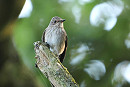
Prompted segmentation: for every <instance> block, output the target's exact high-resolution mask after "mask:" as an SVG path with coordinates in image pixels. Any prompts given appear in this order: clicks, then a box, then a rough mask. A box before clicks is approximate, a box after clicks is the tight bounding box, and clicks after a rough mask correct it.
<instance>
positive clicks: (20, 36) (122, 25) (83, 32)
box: [13, 0, 130, 87]
mask: <svg viewBox="0 0 130 87" xmlns="http://www.w3.org/2000/svg"><path fill="white" fill-rule="evenodd" d="M59 1H62V0H32V4H33V11H32V13H31V15H30V17H28V18H21V19H18V21H17V23H16V26H15V30H14V34H13V38H14V41H15V43H16V47H17V50H18V52H19V54H20V56H21V60H22V61H23V62H24V63H25V64H26V65H27V66H28V67H29V68H30V69H31V70H32V71H33V72H35V70H36V69H35V67H34V65H35V58H34V56H35V55H34V50H33V42H35V41H38V40H41V36H42V33H43V31H44V29H45V28H46V27H47V26H48V24H49V22H50V20H51V18H52V17H54V16H59V17H61V18H64V19H66V21H65V22H64V28H65V30H66V32H67V35H68V49H67V54H66V59H65V60H64V63H63V64H64V65H65V66H66V67H67V68H68V70H69V71H70V73H71V74H72V75H73V77H74V78H75V80H76V82H78V83H79V84H81V83H82V87H86V84H87V87H115V86H117V85H119V84H115V85H114V84H113V83H112V79H113V76H114V75H113V74H114V70H115V67H116V66H117V64H119V63H121V62H122V61H124V60H127V61H130V54H129V53H130V48H128V47H127V46H126V44H125V40H127V39H129V37H128V34H129V33H130V15H129V14H130V9H129V8H130V7H129V5H130V3H129V1H128V0H124V1H123V4H124V8H123V11H122V12H121V14H120V15H119V16H117V22H116V25H115V26H114V27H113V28H112V29H111V30H110V31H107V30H104V24H101V25H100V26H97V27H96V26H92V25H91V23H90V14H91V11H92V9H93V7H94V6H96V5H97V4H101V3H104V2H107V0H105V1H104V2H103V1H102V0H99V1H96V0H95V1H94V0H92V2H89V3H85V2H84V4H83V5H82V4H80V0H66V2H61V3H59ZM63 1H65V0H63ZM67 1H68V2H67ZM81 1H83V0H81ZM84 1H85V0H84ZM88 1H89V0H88ZM74 6H77V7H78V8H80V9H81V11H80V12H79V13H80V14H81V17H80V20H79V22H78V23H76V18H75V16H74V14H73V8H74ZM79 13H77V14H75V15H78V14H79ZM81 44H85V45H87V46H88V47H89V50H87V51H86V50H85V51H83V50H82V49H81V53H78V51H77V50H78V49H79V48H80V46H81ZM76 52H77V53H76ZM83 52H85V56H80V57H81V59H82V60H81V61H79V62H78V63H76V64H74V65H73V64H71V61H72V60H73V59H74V58H76V56H77V55H79V54H82V53H83ZM82 57H84V58H82ZM91 60H99V61H102V62H103V63H104V65H105V69H106V72H105V74H104V75H103V76H102V77H100V80H95V79H94V78H91V76H90V75H89V74H88V73H86V72H85V70H84V69H85V68H86V64H87V67H89V66H88V64H89V63H91V62H90V61H91ZM97 73H98V72H97ZM43 79H45V78H43ZM121 79H123V78H121ZM46 82H47V81H46ZM46 82H44V84H46ZM48 86H49V85H48ZM129 86H130V85H129V83H127V84H125V86H123V87H129Z"/></svg>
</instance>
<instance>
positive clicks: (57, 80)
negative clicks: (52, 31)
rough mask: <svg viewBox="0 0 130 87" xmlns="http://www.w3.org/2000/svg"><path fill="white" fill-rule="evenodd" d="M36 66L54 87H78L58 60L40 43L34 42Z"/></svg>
mask: <svg viewBox="0 0 130 87" xmlns="http://www.w3.org/2000/svg"><path fill="white" fill-rule="evenodd" d="M34 46H35V48H34V49H35V53H36V56H35V58H36V59H37V60H36V64H37V66H38V68H39V69H40V71H41V72H42V73H43V74H44V75H45V76H46V78H48V80H49V81H50V82H51V83H52V84H53V85H54V86H55V87H79V86H78V84H77V83H76V82H75V80H74V78H73V77H72V75H71V74H70V73H69V72H68V70H67V68H65V67H64V66H63V65H62V63H61V62H60V61H59V59H58V58H57V57H56V56H55V55H54V54H53V53H52V52H51V51H50V50H49V49H48V47H47V46H46V45H45V44H44V43H41V42H40V41H37V42H34Z"/></svg>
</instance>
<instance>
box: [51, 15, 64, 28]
mask: <svg viewBox="0 0 130 87" xmlns="http://www.w3.org/2000/svg"><path fill="white" fill-rule="evenodd" d="M64 21H65V19H62V18H60V17H58V16H55V17H53V18H52V19H51V21H50V24H49V25H51V26H56V27H63V22H64Z"/></svg>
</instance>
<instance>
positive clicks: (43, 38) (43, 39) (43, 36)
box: [41, 29, 46, 42]
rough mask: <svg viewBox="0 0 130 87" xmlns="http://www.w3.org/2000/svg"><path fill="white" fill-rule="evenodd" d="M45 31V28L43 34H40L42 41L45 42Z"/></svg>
mask: <svg viewBox="0 0 130 87" xmlns="http://www.w3.org/2000/svg"><path fill="white" fill-rule="evenodd" d="M45 32H46V29H45V31H44V32H43V34H42V38H41V39H42V42H45Z"/></svg>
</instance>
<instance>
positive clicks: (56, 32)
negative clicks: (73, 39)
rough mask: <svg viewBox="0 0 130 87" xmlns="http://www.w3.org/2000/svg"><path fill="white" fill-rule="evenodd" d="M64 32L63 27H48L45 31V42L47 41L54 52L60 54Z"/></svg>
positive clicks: (62, 49) (63, 42) (63, 45)
mask: <svg viewBox="0 0 130 87" xmlns="http://www.w3.org/2000/svg"><path fill="white" fill-rule="evenodd" d="M65 37H66V33H65V31H64V30H63V29H60V28H54V29H48V30H46V33H45V42H47V43H48V44H49V45H50V47H51V49H52V50H53V51H56V54H58V55H59V54H61V53H62V52H63V51H64V48H65Z"/></svg>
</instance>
